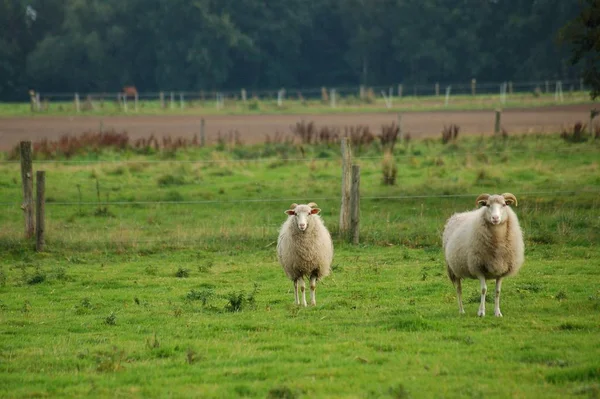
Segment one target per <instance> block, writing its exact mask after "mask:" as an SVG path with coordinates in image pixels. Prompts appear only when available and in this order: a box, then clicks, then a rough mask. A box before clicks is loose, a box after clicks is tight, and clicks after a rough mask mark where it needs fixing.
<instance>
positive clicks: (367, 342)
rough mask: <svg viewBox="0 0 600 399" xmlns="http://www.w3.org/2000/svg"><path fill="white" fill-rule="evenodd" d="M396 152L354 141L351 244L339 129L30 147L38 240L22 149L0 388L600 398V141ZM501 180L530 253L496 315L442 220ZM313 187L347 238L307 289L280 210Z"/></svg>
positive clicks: (10, 180)
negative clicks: (307, 291)
mask: <svg viewBox="0 0 600 399" xmlns="http://www.w3.org/2000/svg"><path fill="white" fill-rule="evenodd" d="M393 155H394V161H393V163H394V164H395V165H396V166H397V174H396V184H395V185H391V186H388V185H383V184H382V177H383V175H382V162H383V159H382V156H381V148H380V147H379V145H378V143H376V142H375V143H373V144H371V145H369V146H366V147H362V148H355V149H354V156H355V159H354V163H357V164H359V165H360V166H361V231H360V241H361V243H360V244H359V245H357V246H353V245H350V244H347V243H346V242H345V241H344V240H343V239H342V238H340V237H339V231H338V226H337V223H338V218H339V195H340V169H341V166H340V165H341V161H340V156H339V145H337V144H331V145H325V144H322V145H303V146H300V145H294V144H290V143H283V142H280V143H269V144H263V145H254V146H249V145H232V146H225V145H216V146H210V147H205V148H189V149H178V150H173V151H152V150H151V149H149V150H148V151H141V150H135V151H134V150H119V151H117V150H102V149H96V150H94V149H82V151H80V152H79V153H77V154H74V155H73V156H72V157H70V158H69V159H66V158H64V157H61V156H58V157H54V158H52V159H46V160H43V159H38V160H37V161H35V162H34V169H35V170H42V169H43V170H45V171H46V174H47V177H46V187H47V194H46V196H47V204H46V215H47V221H46V233H47V239H46V250H45V251H43V252H39V253H36V252H35V251H34V250H33V244H32V243H31V242H28V241H25V240H23V238H22V235H23V220H22V211H21V210H20V209H19V205H20V201H21V186H20V169H19V164H18V163H17V162H12V161H10V160H9V159H8V158H7V156H6V155H5V158H4V161H3V162H2V163H0V188H1V190H0V206H2V208H3V209H2V212H0V253H1V256H0V335H1V339H0V381H1V382H2V383H1V384H0V396H2V397H15V398H20V397H32V396H37V397H57V396H58V397H81V396H86V397H106V396H127V397H215V398H222V397H262V398H264V397H268V398H303V397H344V398H385V397H392V398H421V397H448V398H454V397H472V398H482V397H499V398H505V397H545V398H546V397H547V398H559V397H560V398H564V397H577V398H579V397H582V398H587V397H589V398H593V397H598V395H600V383H599V382H598V381H599V380H600V360H599V359H600V341H599V340H598V336H599V335H600V317H599V314H600V313H599V312H600V288H599V287H600V286H599V284H598V283H599V282H600V261H599V259H600V248H599V247H598V243H599V242H600V233H599V232H600V212H599V211H598V209H599V207H600V197H599V195H598V194H599V193H600V170H599V168H600V166H599V162H598V159H600V157H599V155H600V142H599V141H598V140H596V141H592V140H591V138H588V140H587V141H585V142H570V141H568V140H564V139H562V138H561V137H559V135H558V134H544V135H509V136H508V137H505V138H504V139H501V138H491V137H487V138H486V137H460V136H459V137H458V139H457V140H455V141H453V142H450V143H447V144H445V145H444V144H442V143H441V142H440V140H439V139H423V140H411V141H409V142H402V143H398V144H397V145H396V148H395V150H394V154H393ZM506 191H510V192H512V193H514V194H515V195H516V196H517V198H518V201H519V206H518V207H517V208H516V209H515V211H516V213H517V215H518V216H519V219H520V222H521V226H522V228H523V230H524V235H525V245H526V261H525V265H524V266H523V269H522V271H521V273H520V274H519V275H518V276H516V277H513V278H510V279H507V280H506V281H505V282H504V284H503V292H502V311H503V314H504V317H503V318H494V317H493V316H490V315H489V314H488V316H486V317H485V318H478V317H477V316H476V313H477V306H478V301H479V293H478V291H479V290H478V283H477V282H476V281H467V282H466V283H465V284H463V290H464V299H465V310H466V312H467V313H466V315H463V316H459V315H458V309H457V305H456V298H455V291H454V288H453V287H452V285H451V283H450V282H449V280H448V278H447V277H446V275H445V266H444V261H443V256H442V252H441V245H440V235H441V230H442V228H443V225H444V222H445V220H446V219H447V218H448V217H449V216H450V215H451V214H452V213H453V212H458V211H464V210H468V209H472V208H473V207H474V200H475V198H476V196H477V195H478V194H480V193H482V192H495V193H502V192H506ZM308 201H315V202H317V203H318V205H319V207H320V208H322V210H323V212H322V217H323V219H324V221H325V224H326V225H327V226H328V228H329V229H330V231H331V233H332V236H333V237H334V245H335V250H336V254H335V258H334V264H333V273H332V275H331V276H330V277H328V278H326V279H325V280H323V281H322V282H320V283H319V284H318V286H317V306H316V307H308V308H299V307H296V306H295V305H293V289H292V283H291V282H290V281H288V280H287V279H286V277H285V275H284V273H283V271H282V270H281V268H280V266H279V265H278V263H277V260H276V255H275V241H276V239H277V232H278V228H279V226H280V225H281V224H282V223H283V221H284V220H285V217H286V216H285V215H284V213H283V212H284V210H285V209H287V207H288V206H289V204H290V203H292V202H308ZM492 286H493V284H491V286H490V287H492ZM491 291H492V289H490V292H491ZM488 300H492V301H493V297H492V296H491V295H488ZM488 306H489V305H488Z"/></svg>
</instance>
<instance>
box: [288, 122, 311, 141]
mask: <svg viewBox="0 0 600 399" xmlns="http://www.w3.org/2000/svg"><path fill="white" fill-rule="evenodd" d="M290 130H291V131H292V134H293V135H294V136H297V137H298V138H299V139H300V142H301V143H302V144H311V143H312V142H313V141H314V140H316V137H317V127H316V126H315V123H314V122H312V121H311V122H306V121H301V122H297V123H296V124H295V125H293V126H290Z"/></svg>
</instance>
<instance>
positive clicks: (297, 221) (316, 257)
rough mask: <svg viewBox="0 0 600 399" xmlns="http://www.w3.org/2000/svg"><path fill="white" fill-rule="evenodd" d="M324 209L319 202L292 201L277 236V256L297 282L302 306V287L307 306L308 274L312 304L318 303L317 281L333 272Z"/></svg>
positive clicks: (298, 300)
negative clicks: (306, 286) (306, 277)
mask: <svg viewBox="0 0 600 399" xmlns="http://www.w3.org/2000/svg"><path fill="white" fill-rule="evenodd" d="M319 212H321V209H319V208H317V204H315V203H314V202H311V203H309V204H306V205H304V204H300V205H298V204H292V205H290V209H288V210H286V211H285V213H286V214H287V215H288V219H287V220H286V221H285V222H284V223H283V225H282V226H281V229H280V231H279V237H278V239H277V258H278V260H279V263H281V266H282V267H283V270H284V272H285V274H286V275H287V276H288V277H289V279H290V280H292V282H293V283H294V299H295V302H296V305H300V298H299V296H298V286H300V290H301V291H302V304H303V305H304V306H306V292H305V285H304V284H305V283H304V277H305V276H308V277H309V278H310V303H311V305H313V306H314V305H316V304H317V300H316V292H315V291H316V288H317V280H320V279H321V278H322V277H325V276H327V275H329V273H330V272H331V262H332V260H333V242H332V241H331V235H330V234H329V231H328V230H327V228H326V227H325V225H324V224H323V221H322V220H321V216H319Z"/></svg>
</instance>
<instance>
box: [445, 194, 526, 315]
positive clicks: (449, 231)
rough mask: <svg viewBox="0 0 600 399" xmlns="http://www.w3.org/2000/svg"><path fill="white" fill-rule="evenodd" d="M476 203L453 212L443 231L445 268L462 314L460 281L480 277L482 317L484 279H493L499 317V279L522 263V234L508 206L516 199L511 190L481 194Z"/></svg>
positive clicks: (495, 309)
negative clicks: (471, 206) (471, 209)
mask: <svg viewBox="0 0 600 399" xmlns="http://www.w3.org/2000/svg"><path fill="white" fill-rule="evenodd" d="M475 203H476V205H479V206H480V208H479V209H476V210H473V211H470V212H462V213H455V214H454V215H452V216H451V217H450V218H449V219H448V221H447V222H446V226H445V228H444V233H443V247H444V255H445V258H446V269H447V272H448V277H449V278H450V280H451V281H452V283H453V284H454V286H455V287H456V294H457V297H458V309H459V312H460V313H461V314H463V313H465V310H464V308H463V304H462V286H461V280H462V279H464V278H471V279H478V280H479V282H480V285H481V301H480V304H479V311H478V312H477V315H478V316H485V296H486V293H487V285H486V280H487V279H495V280H496V296H495V301H494V314H495V315H496V316H497V317H502V313H501V312H500V290H501V287H502V279H503V278H504V277H508V276H512V275H515V274H517V272H518V271H519V269H520V268H521V266H522V265H523V262H524V250H525V249H524V248H525V246H524V244H523V234H522V232H521V227H520V226H519V220H518V218H517V215H516V214H515V212H514V211H513V210H512V209H511V208H510V205H513V204H514V205H515V206H517V198H516V197H515V196H514V195H513V194H511V193H505V194H502V195H489V194H481V195H480V196H479V197H477V200H476V201H475Z"/></svg>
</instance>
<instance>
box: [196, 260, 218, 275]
mask: <svg viewBox="0 0 600 399" xmlns="http://www.w3.org/2000/svg"><path fill="white" fill-rule="evenodd" d="M214 265H215V262H214V261H212V260H207V261H205V262H204V263H203V264H201V265H198V271H199V272H200V273H208V272H210V269H211V268H212V267H213V266H214Z"/></svg>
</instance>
